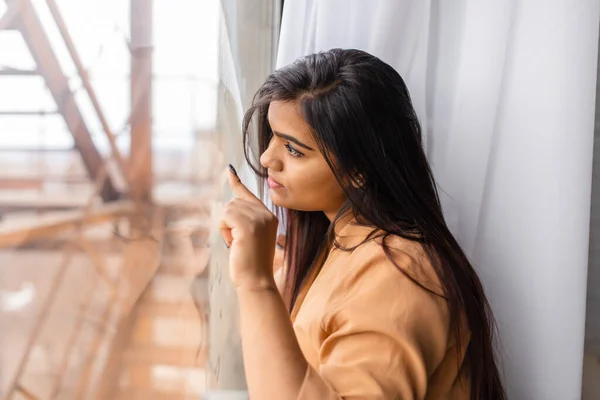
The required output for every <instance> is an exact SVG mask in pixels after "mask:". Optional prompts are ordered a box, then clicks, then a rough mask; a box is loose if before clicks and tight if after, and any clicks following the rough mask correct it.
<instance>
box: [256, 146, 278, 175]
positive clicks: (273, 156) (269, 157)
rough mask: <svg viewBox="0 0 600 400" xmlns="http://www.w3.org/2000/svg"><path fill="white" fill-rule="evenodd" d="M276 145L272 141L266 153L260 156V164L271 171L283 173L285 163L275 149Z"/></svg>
mask: <svg viewBox="0 0 600 400" xmlns="http://www.w3.org/2000/svg"><path fill="white" fill-rule="evenodd" d="M274 147H275V143H274V141H272V142H271V143H270V144H269V147H267V150H265V152H264V153H262V154H261V156H260V164H261V165H262V166H263V167H264V168H266V169H269V170H271V171H281V170H282V169H283V163H282V162H281V159H280V157H279V156H278V155H277V152H276V151H275V149H274Z"/></svg>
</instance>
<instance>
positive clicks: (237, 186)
mask: <svg viewBox="0 0 600 400" xmlns="http://www.w3.org/2000/svg"><path fill="white" fill-rule="evenodd" d="M228 179H229V185H230V186H231V189H232V190H233V193H234V194H235V195H236V196H237V197H239V198H240V199H244V200H247V201H250V202H253V203H260V204H263V203H262V201H260V199H259V198H258V197H256V196H255V195H254V193H252V192H251V191H250V190H249V189H248V188H247V187H246V185H244V184H243V183H242V181H241V180H240V177H239V176H238V175H237V172H236V171H235V168H233V166H232V165H231V164H229V174H228Z"/></svg>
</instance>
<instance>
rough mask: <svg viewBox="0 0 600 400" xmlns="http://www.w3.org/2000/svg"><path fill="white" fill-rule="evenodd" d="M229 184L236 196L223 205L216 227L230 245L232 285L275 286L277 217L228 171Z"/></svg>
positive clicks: (255, 287)
mask: <svg viewBox="0 0 600 400" xmlns="http://www.w3.org/2000/svg"><path fill="white" fill-rule="evenodd" d="M229 184H230V185H231V188H232V189H233V193H234V194H235V195H236V196H237V197H236V198H234V199H232V200H231V201H229V202H228V203H227V204H226V205H225V208H224V210H223V217H222V219H221V226H220V228H221V235H222V236H223V239H224V240H225V242H226V243H227V245H228V246H230V252H229V275H230V277H231V280H232V282H233V285H234V286H235V287H236V288H241V287H244V288H247V289H250V290H262V289H271V288H272V289H275V282H274V278H273V256H274V254H275V239H276V236H277V225H278V221H277V217H276V216H275V215H274V214H273V213H272V212H271V211H270V210H269V209H268V208H267V207H266V206H265V205H264V204H263V202H262V201H260V200H259V199H258V198H257V197H256V196H255V195H254V194H253V193H252V192H251V191H250V190H248V188H246V186H244V184H243V183H242V182H241V181H240V178H239V177H238V176H237V175H236V174H234V173H233V172H231V171H230V172H229Z"/></svg>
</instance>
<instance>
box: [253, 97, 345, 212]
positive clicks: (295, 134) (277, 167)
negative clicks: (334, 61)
mask: <svg viewBox="0 0 600 400" xmlns="http://www.w3.org/2000/svg"><path fill="white" fill-rule="evenodd" d="M268 119H269V124H270V125H271V130H272V131H273V138H272V139H271V142H270V143H269V147H268V148H267V150H266V151H265V152H264V153H263V154H262V155H261V157H260V163H261V164H262V166H263V167H265V168H266V169H267V170H268V173H269V180H268V184H269V194H270V197H271V200H272V201H273V203H275V205H278V206H280V207H284V208H289V209H293V210H300V211H323V212H325V214H326V215H327V216H328V217H329V218H330V219H332V218H333V217H334V216H335V215H336V214H337V212H338V211H339V209H340V208H341V207H342V204H343V203H344V200H345V199H346V197H345V195H344V192H343V190H342V187H341V186H340V184H339V183H338V181H337V179H336V178H335V176H334V175H333V172H332V171H331V168H329V164H327V162H326V161H325V158H324V157H323V155H322V154H321V152H320V151H319V149H318V147H317V144H316V143H315V141H314V140H313V138H312V135H311V133H310V127H309V126H308V124H307V123H306V121H304V118H302V116H301V114H300V108H299V105H298V103H297V102H280V101H274V102H272V103H271V105H270V106H269V113H268Z"/></svg>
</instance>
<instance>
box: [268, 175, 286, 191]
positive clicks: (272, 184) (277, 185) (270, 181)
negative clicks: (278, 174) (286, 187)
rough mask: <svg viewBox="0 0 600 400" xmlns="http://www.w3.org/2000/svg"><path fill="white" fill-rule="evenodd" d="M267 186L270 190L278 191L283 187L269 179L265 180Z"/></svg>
mask: <svg viewBox="0 0 600 400" xmlns="http://www.w3.org/2000/svg"><path fill="white" fill-rule="evenodd" d="M267 184H268V185H269V188H271V189H280V188H282V187H283V185H282V184H281V183H279V182H277V181H276V180H275V179H273V178H271V177H269V179H267Z"/></svg>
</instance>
